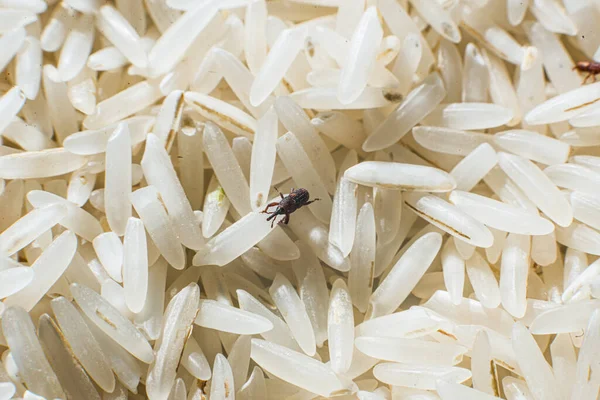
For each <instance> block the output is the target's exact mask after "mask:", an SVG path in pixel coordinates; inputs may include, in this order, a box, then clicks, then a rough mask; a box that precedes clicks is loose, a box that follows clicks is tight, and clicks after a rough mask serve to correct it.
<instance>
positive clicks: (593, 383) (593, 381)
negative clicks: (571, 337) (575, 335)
mask: <svg viewBox="0 0 600 400" xmlns="http://www.w3.org/2000/svg"><path fill="white" fill-rule="evenodd" d="M599 327H600V311H598V310H596V311H594V313H593V314H592V316H591V317H590V319H589V323H588V325H587V327H586V330H585V331H586V335H585V336H584V338H583V344H582V345H581V348H580V352H579V354H580V355H579V358H578V360H577V369H576V373H575V381H574V383H573V391H572V393H571V396H572V398H573V397H574V398H577V397H579V398H584V397H585V398H592V397H593V396H594V395H596V393H597V392H598V382H597V381H598V380H597V378H593V377H591V376H590V373H592V374H593V373H594V372H593V370H594V368H593V367H592V365H593V363H594V362H595V360H596V359H597V357H598V342H599V341H600V337H599V336H598V328H599Z"/></svg>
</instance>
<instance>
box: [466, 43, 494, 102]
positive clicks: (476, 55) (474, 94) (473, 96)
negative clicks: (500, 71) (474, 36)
mask: <svg viewBox="0 0 600 400" xmlns="http://www.w3.org/2000/svg"><path fill="white" fill-rule="evenodd" d="M488 90H489V75H488V71H487V66H486V65H485V60H484V59H483V56H482V55H481V52H480V51H479V48H478V47H477V46H476V45H475V44H473V43H468V44H467V47H466V48H465V55H464V68H463V87H462V101H465V102H485V101H486V100H487V98H488Z"/></svg>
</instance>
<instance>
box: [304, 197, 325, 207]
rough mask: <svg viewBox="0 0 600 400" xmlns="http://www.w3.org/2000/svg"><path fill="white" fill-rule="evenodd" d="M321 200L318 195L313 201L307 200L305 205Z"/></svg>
mask: <svg viewBox="0 0 600 400" xmlns="http://www.w3.org/2000/svg"><path fill="white" fill-rule="evenodd" d="M319 200H321V199H319V198H318V197H317V198H316V199H312V200H311V201H307V202H306V203H305V204H304V205H305V206H307V205H309V204H311V203H314V202H315V201H319Z"/></svg>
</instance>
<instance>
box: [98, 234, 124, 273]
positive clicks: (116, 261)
mask: <svg viewBox="0 0 600 400" xmlns="http://www.w3.org/2000/svg"><path fill="white" fill-rule="evenodd" d="M93 245H94V250H95V251H96V254H97V255H98V260H99V261H100V263H102V266H103V267H104V269H105V270H106V272H107V273H108V274H109V275H110V277H111V278H112V279H113V280H115V281H116V282H122V281H123V278H122V272H121V268H122V265H123V244H122V243H121V240H120V239H119V236H118V235H117V234H115V233H114V232H106V233H103V234H101V235H98V236H97V237H96V238H95V239H94V241H93Z"/></svg>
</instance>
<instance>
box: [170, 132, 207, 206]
mask: <svg viewBox="0 0 600 400" xmlns="http://www.w3.org/2000/svg"><path fill="white" fill-rule="evenodd" d="M202 151H203V148H202V135H201V132H200V131H199V130H198V129H195V128H193V129H192V128H190V129H188V128H183V129H181V130H180V131H179V132H178V134H177V153H178V156H179V157H180V158H179V168H180V177H181V185H182V186H183V190H184V191H185V194H186V196H187V197H188V199H189V200H190V205H191V206H192V209H193V210H198V209H200V208H202V204H203V200H204V157H199V154H200V153H201V152H202Z"/></svg>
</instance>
